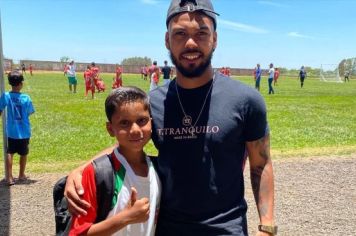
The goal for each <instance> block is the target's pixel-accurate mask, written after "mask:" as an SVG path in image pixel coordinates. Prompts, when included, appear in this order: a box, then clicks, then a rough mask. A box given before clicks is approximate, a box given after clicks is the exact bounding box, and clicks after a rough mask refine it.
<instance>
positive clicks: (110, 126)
mask: <svg viewBox="0 0 356 236" xmlns="http://www.w3.org/2000/svg"><path fill="white" fill-rule="evenodd" d="M106 129H107V131H108V132H109V134H110V136H112V137H116V139H117V141H118V142H119V146H120V149H121V150H122V151H125V152H127V151H128V152H137V151H142V150H143V147H144V146H145V145H146V144H147V142H148V141H149V140H150V138H151V117H150V114H149V112H148V110H147V109H145V107H144V104H143V103H142V102H130V103H124V104H122V105H121V106H119V107H117V108H116V111H115V113H114V114H113V116H112V117H111V122H107V123H106Z"/></svg>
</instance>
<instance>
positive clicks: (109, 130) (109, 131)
mask: <svg viewBox="0 0 356 236" xmlns="http://www.w3.org/2000/svg"><path fill="white" fill-rule="evenodd" d="M106 130H107V131H108V133H109V134H110V136H111V137H114V136H115V133H114V130H113V129H112V124H111V122H110V121H108V122H106Z"/></svg>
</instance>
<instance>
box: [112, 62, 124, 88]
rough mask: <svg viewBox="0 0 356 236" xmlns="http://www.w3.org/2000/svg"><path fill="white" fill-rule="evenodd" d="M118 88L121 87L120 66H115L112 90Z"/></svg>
mask: <svg viewBox="0 0 356 236" xmlns="http://www.w3.org/2000/svg"><path fill="white" fill-rule="evenodd" d="M119 87H122V68H121V66H120V65H116V70H115V77H114V82H113V85H112V88H113V89H115V88H119Z"/></svg>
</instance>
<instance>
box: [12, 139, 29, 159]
mask: <svg viewBox="0 0 356 236" xmlns="http://www.w3.org/2000/svg"><path fill="white" fill-rule="evenodd" d="M29 144H30V139H29V138H24V139H14V138H7V151H6V152H7V153H9V154H14V153H18V154H19V155H21V156H25V155H27V154H28V151H29V148H28V145H29Z"/></svg>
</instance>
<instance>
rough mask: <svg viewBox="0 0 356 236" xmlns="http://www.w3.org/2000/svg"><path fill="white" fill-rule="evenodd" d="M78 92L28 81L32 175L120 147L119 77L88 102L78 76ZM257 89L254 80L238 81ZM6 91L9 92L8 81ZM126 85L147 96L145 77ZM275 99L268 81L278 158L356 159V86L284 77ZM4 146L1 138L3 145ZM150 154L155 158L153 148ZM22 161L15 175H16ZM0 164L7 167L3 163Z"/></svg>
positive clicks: (41, 79)
mask: <svg viewBox="0 0 356 236" xmlns="http://www.w3.org/2000/svg"><path fill="white" fill-rule="evenodd" d="M78 75H79V76H78V92H77V93H76V94H73V93H69V92H68V91H69V90H68V82H67V78H66V77H65V76H63V73H49V72H42V73H41V72H37V73H36V72H35V74H34V76H33V77H31V76H29V75H26V80H25V84H24V88H23V90H22V91H23V92H24V93H28V94H29V95H30V96H31V98H32V100H33V104H34V107H35V109H36V112H35V113H34V114H33V115H32V117H31V124H32V138H31V144H30V154H29V160H28V165H27V169H28V171H29V172H38V173H41V172H62V171H68V170H70V169H72V168H73V167H75V166H78V165H79V163H82V162H84V161H86V160H88V159H89V158H90V157H91V156H92V155H94V154H95V153H97V152H98V151H99V150H101V149H103V148H104V147H107V146H110V145H112V144H114V143H115V140H114V139H113V138H111V137H110V136H109V135H108V134H107V132H106V129H105V122H106V117H105V112H104V100H105V98H106V96H107V94H108V93H109V91H111V84H112V77H113V76H114V74H102V77H103V79H104V81H105V84H106V91H105V92H104V93H96V94H95V95H96V98H95V99H94V100H91V99H85V98H84V81H83V77H82V74H81V73H80V74H79V73H78ZM234 79H237V80H240V81H242V82H243V83H246V84H249V85H251V86H254V80H253V78H252V77H234ZM5 83H6V90H9V86H8V84H7V78H5ZM123 83H124V85H136V86H138V87H140V88H142V89H144V90H145V91H148V88H149V82H148V81H144V80H142V79H141V75H126V74H124V75H123ZM274 89H275V94H274V95H268V94H267V93H268V85H267V79H266V78H265V77H264V78H262V81H261V94H262V95H263V97H264V98H265V100H266V104H267V110H268V119H269V125H270V130H271V152H272V157H273V158H287V157H295V156H303V157H304V156H316V155H317V156H320V155H323V156H329V155H347V154H351V153H356V114H355V110H356V81H355V80H351V81H350V82H349V83H325V82H321V81H319V80H318V79H312V78H310V79H309V78H308V79H306V81H305V85H304V88H300V85H299V81H298V80H297V79H296V78H285V77H283V75H281V77H280V79H279V81H278V85H277V86H276V87H275V88H274ZM0 142H1V144H2V137H1V140H0ZM146 151H147V152H148V153H150V154H156V150H155V148H154V146H153V145H152V143H150V144H149V145H148V146H147V148H146ZM17 160H18V156H16V157H15V161H14V173H17V168H18V165H17ZM0 164H1V165H2V166H4V164H3V158H1V161H0ZM0 174H1V175H3V167H0Z"/></svg>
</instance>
